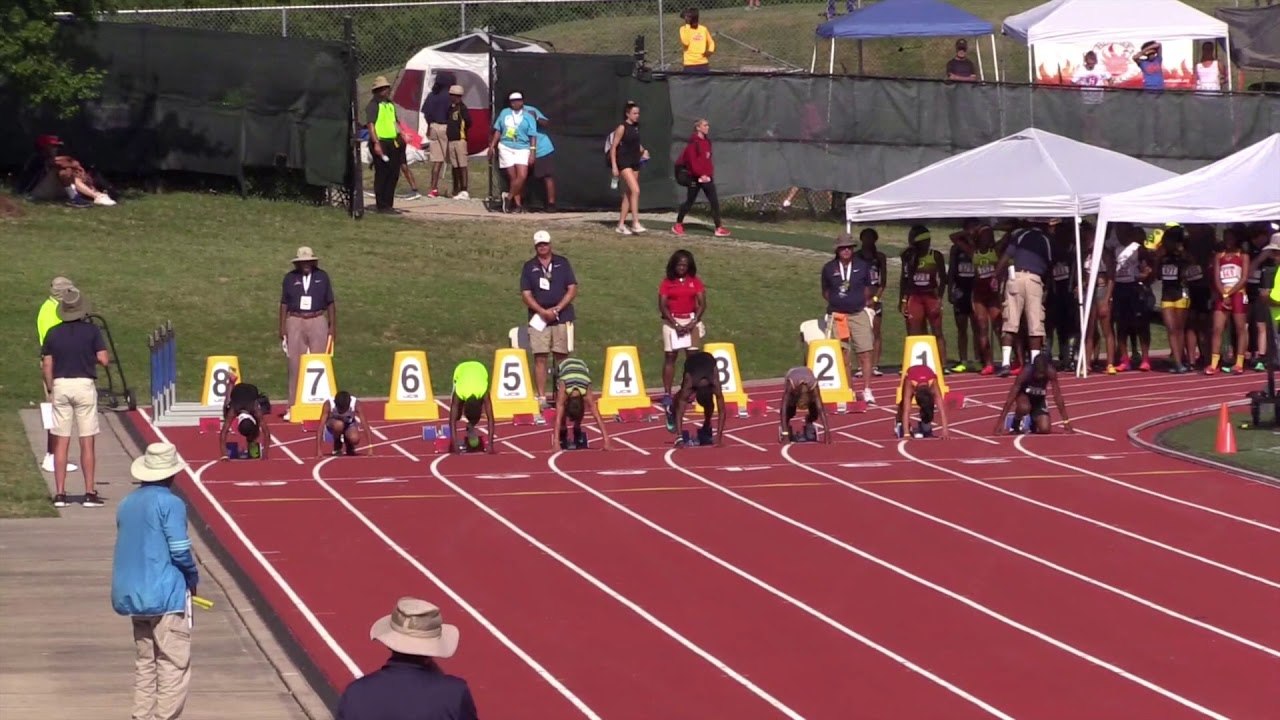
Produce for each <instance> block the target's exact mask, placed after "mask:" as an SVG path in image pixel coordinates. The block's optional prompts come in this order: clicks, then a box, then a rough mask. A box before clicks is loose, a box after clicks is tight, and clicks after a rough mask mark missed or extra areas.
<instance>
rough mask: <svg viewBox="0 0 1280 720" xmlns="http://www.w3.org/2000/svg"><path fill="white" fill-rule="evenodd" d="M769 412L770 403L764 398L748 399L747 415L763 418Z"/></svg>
mask: <svg viewBox="0 0 1280 720" xmlns="http://www.w3.org/2000/svg"><path fill="white" fill-rule="evenodd" d="M768 414H769V403H767V402H765V401H764V400H748V401H747V417H753V418H762V417H765V416H766V415H768Z"/></svg>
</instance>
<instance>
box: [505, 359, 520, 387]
mask: <svg viewBox="0 0 1280 720" xmlns="http://www.w3.org/2000/svg"><path fill="white" fill-rule="evenodd" d="M519 367H520V363H518V362H516V361H514V360H509V361H507V362H505V363H503V364H502V389H503V390H506V391H507V392H515V391H516V390H519V389H520V383H521V382H522V380H523V378H521V377H520V373H518V372H516V370H517V369H518V368H519Z"/></svg>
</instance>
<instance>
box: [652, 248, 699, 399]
mask: <svg viewBox="0 0 1280 720" xmlns="http://www.w3.org/2000/svg"><path fill="white" fill-rule="evenodd" d="M706 310H707V289H706V287H704V286H703V285H702V281H701V280H699V279H698V263H696V262H694V259H693V253H691V252H689V251H688V250H677V251H675V252H674V253H672V254H671V259H670V260H668V261H667V277H666V278H665V279H663V281H662V283H661V284H659V285H658V311H659V312H660V313H662V321H663V323H664V324H663V326H662V350H663V352H665V353H666V357H665V358H664V359H663V363H662V390H663V393H664V394H663V396H662V405H663V407H667V406H669V405H670V404H671V384H672V383H673V382H674V381H675V375H676V356H677V355H679V354H680V351H681V350H684V352H685V360H686V361H687V360H688V359H689V353H692V352H696V351H697V350H698V348H699V345H700V343H701V342H702V337H703V335H705V334H706V332H707V328H706V326H705V325H703V324H702V314H703V313H704V312H706Z"/></svg>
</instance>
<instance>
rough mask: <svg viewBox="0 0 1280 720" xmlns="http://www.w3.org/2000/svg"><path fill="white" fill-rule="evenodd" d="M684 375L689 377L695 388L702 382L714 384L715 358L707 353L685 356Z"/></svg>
mask: <svg viewBox="0 0 1280 720" xmlns="http://www.w3.org/2000/svg"><path fill="white" fill-rule="evenodd" d="M684 374H685V375H688V376H689V377H690V379H691V380H692V381H693V385H694V387H697V385H698V384H699V383H701V382H702V381H703V380H707V381H710V382H715V380H716V374H717V373H716V358H715V356H714V355H712V354H711V353H709V352H696V353H693V354H692V355H686V356H685V360H684Z"/></svg>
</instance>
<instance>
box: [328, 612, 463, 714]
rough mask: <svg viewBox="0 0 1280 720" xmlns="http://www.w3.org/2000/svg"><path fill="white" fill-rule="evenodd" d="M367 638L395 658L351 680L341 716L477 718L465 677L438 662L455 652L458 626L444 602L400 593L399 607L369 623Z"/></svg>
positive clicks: (340, 711)
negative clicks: (444, 614) (444, 612)
mask: <svg viewBox="0 0 1280 720" xmlns="http://www.w3.org/2000/svg"><path fill="white" fill-rule="evenodd" d="M369 638H370V639H372V640H377V641H378V642H380V643H382V644H383V645H385V646H386V647H387V649H389V650H390V651H391V658H390V659H389V660H387V663H386V664H385V665H383V666H382V668H380V669H379V670H377V671H375V672H372V673H370V674H368V675H365V676H364V677H362V678H360V679H359V680H356V681H355V682H353V683H351V684H350V685H348V686H347V689H346V690H345V691H344V692H343V693H342V699H341V700H340V701H339V703H338V717H343V718H362V717H377V718H381V720H401V719H403V720H414V719H416V718H420V717H449V718H456V720H476V718H477V717H478V715H477V712H476V704H475V700H473V699H472V697H471V689H470V688H469V687H468V686H467V682H466V681H465V680H463V679H462V678H460V677H456V676H453V675H448V674H446V673H445V672H444V671H443V670H441V669H440V666H439V664H437V662H436V659H437V658H449V657H453V654H454V653H455V652H457V650H458V628H457V627H456V626H453V625H449V624H447V623H445V622H444V621H443V619H442V618H441V615H440V608H438V607H436V606H435V605H433V604H431V603H429V602H427V601H426V600H420V599H418V598H413V597H403V598H400V601H399V602H397V603H396V607H395V610H393V611H392V612H391V614H390V615H386V616H384V617H382V618H379V619H378V621H377V622H375V623H374V624H373V627H371V628H370V629H369Z"/></svg>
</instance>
